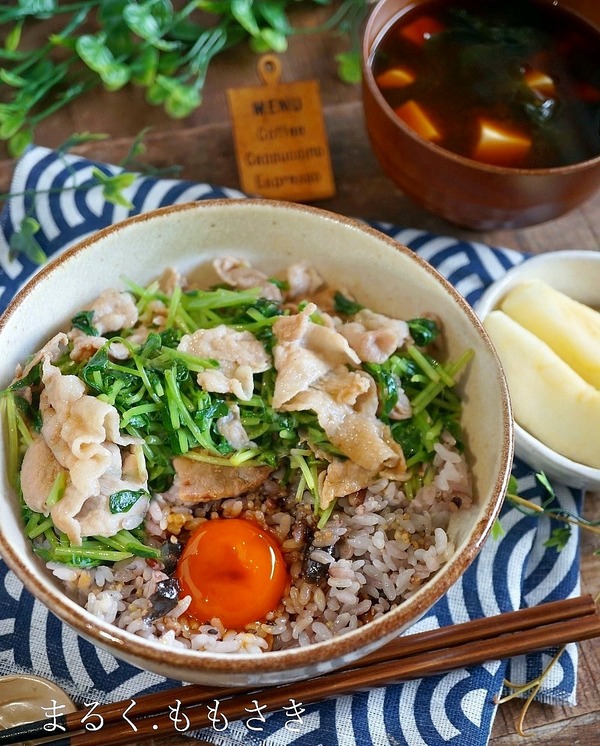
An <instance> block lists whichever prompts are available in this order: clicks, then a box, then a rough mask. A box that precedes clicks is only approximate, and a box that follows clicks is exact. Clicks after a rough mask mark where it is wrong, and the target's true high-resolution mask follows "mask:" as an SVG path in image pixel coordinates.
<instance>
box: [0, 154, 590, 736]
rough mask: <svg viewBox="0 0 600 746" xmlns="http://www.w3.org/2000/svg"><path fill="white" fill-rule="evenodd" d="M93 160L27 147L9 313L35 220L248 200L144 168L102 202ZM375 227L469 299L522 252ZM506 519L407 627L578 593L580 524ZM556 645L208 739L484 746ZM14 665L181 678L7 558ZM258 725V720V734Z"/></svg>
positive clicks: (81, 689) (65, 241) (554, 686)
mask: <svg viewBox="0 0 600 746" xmlns="http://www.w3.org/2000/svg"><path fill="white" fill-rule="evenodd" d="M94 166H96V167H98V168H100V169H101V170H102V171H103V172H105V173H106V174H116V173H118V172H119V169H118V168H116V167H115V166H110V165H107V164H102V163H92V162H90V161H88V160H86V159H83V158H79V157H75V156H71V155H64V154H60V153H57V152H54V151H52V150H48V149H45V148H40V147H37V148H32V149H30V150H29V151H28V152H27V153H26V154H25V155H24V156H23V158H22V159H21V160H20V161H19V163H18V165H17V168H16V170H15V174H14V180H13V184H12V189H11V193H12V195H13V196H12V197H11V199H10V200H9V202H8V203H7V205H6V206H5V208H4V210H3V213H2V216H1V228H2V230H1V231H0V310H3V309H4V308H5V307H6V304H7V303H8V301H9V300H10V298H11V297H12V295H13V294H14V292H15V291H16V290H17V288H18V287H19V286H20V285H21V284H22V283H23V282H24V281H25V280H26V279H27V278H28V277H29V276H30V275H31V274H32V273H33V272H35V271H36V269H37V266H36V265H35V264H34V263H32V262H31V261H29V260H28V259H27V258H25V257H24V256H23V255H19V256H18V257H16V258H11V257H10V252H9V241H10V238H11V236H12V235H13V234H14V232H15V231H16V230H18V228H19V226H20V224H21V222H22V220H23V218H24V217H26V216H31V217H35V218H36V219H37V220H38V221H39V223H40V226H41V228H40V231H39V232H38V233H37V234H36V237H37V238H38V240H39V243H40V245H41V248H42V249H43V251H44V252H45V253H46V254H47V255H48V256H51V255H52V254H55V253H56V252H58V251H60V250H62V249H64V248H66V247H67V246H69V245H71V244H73V243H74V242H76V241H78V240H80V239H82V238H83V237H85V236H87V235H88V234H90V233H92V232H94V231H96V230H97V229H99V228H102V227H104V226H106V225H109V224H111V223H114V222H116V221H118V220H121V219H123V218H126V217H127V216H128V215H132V214H136V213H139V212H144V211H147V210H151V209H153V208H156V207H159V206H162V205H168V204H172V203H181V202H187V201H191V200H200V199H208V198H214V197H221V198H222V197H243V195H241V194H240V193H238V192H234V191H233V190H229V189H221V188H217V187H214V186H210V185H207V184H197V183H193V182H190V181H179V180H166V179H156V178H148V177H139V178H138V179H136V181H135V182H134V183H133V184H132V185H131V187H128V188H127V190H126V191H125V193H126V195H127V196H128V197H129V199H130V200H131V202H132V203H133V207H132V208H131V209H129V208H127V207H123V206H115V205H113V204H111V203H109V202H107V201H106V200H105V199H104V198H103V194H102V190H101V188H100V187H99V186H97V185H95V182H93V180H92V173H91V172H92V168H93V167H94ZM373 225H374V227H375V228H377V229H379V230H381V231H382V232H384V233H386V234H388V235H390V236H392V237H394V238H396V239H397V240H398V241H400V242H402V243H404V244H406V245H407V246H409V247H410V248H412V249H413V250H414V251H416V252H417V253H419V254H420V255H421V256H422V257H424V258H425V259H426V260H427V261H429V262H430V263H431V264H432V265H433V266H434V267H436V268H437V269H438V270H439V271H440V272H441V273H442V274H443V275H445V276H446V277H447V278H448V279H449V280H450V281H451V282H452V283H453V284H454V285H455V287H456V288H457V289H458V290H459V292H461V293H462V294H463V295H464V296H465V297H466V298H467V300H468V301H469V302H471V303H474V302H475V301H477V299H478V298H479V296H480V295H481V293H482V292H483V290H484V289H485V288H486V287H487V286H488V285H489V283H490V282H492V281H493V280H495V279H496V278H498V277H500V276H501V275H502V274H503V273H504V272H506V270H507V269H509V268H510V267H511V266H513V265H514V264H517V263H518V262H521V261H524V260H525V259H526V257H525V256H523V255H522V254H519V253H518V252H515V251H512V250H507V249H498V248H490V247H488V246H485V245H483V244H480V243H474V242H466V241H460V240H457V239H455V238H451V237H445V236H433V235H430V234H427V233H424V232H422V231H418V230H412V229H408V228H399V227H396V226H393V225H389V224H384V223H373ZM513 473H514V475H515V476H516V477H517V479H518V484H519V493H520V494H521V495H523V496H524V497H526V498H528V499H531V500H533V501H537V502H539V501H540V500H542V499H543V498H544V492H543V489H542V488H541V487H540V485H539V483H538V482H537V480H536V479H535V475H534V474H533V473H532V471H531V470H530V469H529V468H528V467H527V466H526V465H525V464H523V463H519V462H516V463H515V465H514V469H513ZM554 487H555V490H556V494H557V498H558V500H559V502H560V505H561V506H562V507H563V508H564V509H566V510H569V511H573V512H577V511H578V510H579V508H580V507H581V504H580V503H581V495H580V494H579V493H576V492H573V491H572V490H569V489H567V488H565V487H563V486H561V485H554ZM501 524H502V527H503V529H504V534H503V536H502V537H501V538H500V539H495V538H490V539H489V540H488V541H487V542H486V544H485V546H484V548H483V550H482V551H481V553H480V554H479V556H478V557H477V559H476V560H475V562H474V563H473V565H472V566H471V567H470V568H469V570H468V571H467V572H466V573H465V574H464V576H463V577H462V578H461V579H460V580H459V581H458V582H457V583H456V584H455V585H454V586H453V587H452V588H451V589H450V590H449V591H448V593H447V595H446V596H444V597H443V598H442V599H441V600H440V601H439V602H438V603H437V604H436V605H435V607H434V608H433V609H432V610H431V611H430V612H429V613H428V614H427V615H426V616H424V617H423V618H422V619H421V620H420V621H419V622H418V623H417V624H416V625H415V626H414V627H413V628H412V629H411V632H418V631H422V630H426V629H431V628H435V627H438V626H443V625H447V624H452V623H455V622H463V621H467V620H469V619H475V618H477V617H481V616H489V615H492V614H498V613H500V612H504V611H510V610H513V609H518V608H523V607H527V606H533V605H536V604H539V603H542V602H544V601H550V600H554V599H558V598H564V597H567V596H574V595H577V594H578V593H579V543H578V539H579V537H578V532H577V530H576V529H575V530H574V531H573V533H572V535H571V538H570V539H569V541H568V543H567V545H566V547H565V548H564V549H563V550H562V551H561V552H557V551H556V550H555V549H554V548H551V547H550V548H549V547H547V546H546V545H545V542H546V541H547V540H548V538H549V536H550V532H551V531H552V529H553V528H554V526H553V523H552V521H550V520H549V519H547V518H542V519H537V518H531V517H528V516H526V515H524V514H523V513H521V512H519V511H517V510H515V509H514V508H510V507H508V506H507V507H505V508H504V511H503V513H502V517H501ZM490 581H491V582H490ZM551 654H552V651H548V652H547V653H540V654H531V655H526V656H520V657H518V658H514V659H512V660H510V661H502V662H500V661H490V662H489V663H486V664H485V665H482V666H476V667H472V668H468V669H464V670H459V671H454V672H452V673H449V674H446V675H443V676H433V677H430V678H426V679H422V680H418V681H411V682H408V683H404V684H402V685H398V686H390V687H387V688H379V689H373V690H371V691H369V692H363V693H360V694H355V695H352V696H345V697H339V698H338V699H336V700H335V701H328V702H323V703H321V704H317V705H307V706H306V707H305V708H304V712H303V713H302V714H301V716H300V720H301V723H300V722H297V721H296V722H291V721H290V714H289V712H288V713H286V712H281V713H275V714H273V715H271V716H269V717H267V718H266V721H265V722H264V723H258V721H257V719H256V714H255V716H254V717H255V719H254V720H253V721H252V722H251V723H249V722H248V721H240V722H236V723H228V724H227V726H226V727H224V725H225V724H224V723H223V722H215V727H214V728H212V729H206V730H204V731H202V732H201V733H200V734H199V735H200V736H202V737H204V738H206V739H207V740H210V742H211V743H214V744H217V745H221V746H234V745H236V744H243V745H244V746H259V744H263V746H284V745H285V746H288V745H292V746H318V745H319V744H323V745H324V746H400V745H401V746H442V744H445V745H446V746H483V745H484V744H486V743H487V742H488V739H489V735H490V730H491V726H492V722H493V719H494V715H495V713H496V705H495V704H494V697H495V696H496V695H498V694H499V693H500V692H501V691H502V689H503V681H504V679H505V678H506V679H509V680H511V681H516V682H524V681H527V680H530V679H531V678H532V677H534V676H536V675H537V674H539V673H540V672H541V670H542V669H543V667H544V666H545V665H547V663H548V662H549V660H550V656H551ZM18 672H23V673H25V672H28V673H34V674H36V675H40V676H45V677H47V678H50V679H53V680H54V681H56V682H57V683H59V684H60V685H61V686H62V687H63V688H64V689H65V690H66V691H67V692H68V693H69V694H71V696H72V697H73V698H74V699H75V700H76V701H78V702H81V703H83V702H91V701H94V700H100V701H109V700H122V699H129V698H132V697H135V696H137V695H139V694H141V693H147V692H150V691H155V690H158V689H164V688H167V687H170V686H173V685H175V683H176V682H172V681H168V680H165V679H164V678H163V677H161V676H158V675H156V674H153V673H149V672H145V671H141V670H139V669H137V668H134V667H133V666H131V665H129V664H127V663H124V662H122V661H120V660H117V659H115V658H114V657H112V656H111V655H109V654H108V653H105V652H103V651H101V650H98V649H96V648H95V647H94V646H93V645H91V644H90V643H88V642H86V641H85V640H83V639H81V638H80V637H78V636H77V635H76V634H75V633H74V632H73V631H72V630H71V629H70V628H69V627H67V626H65V625H63V624H62V623H61V622H60V621H59V620H58V619H57V618H56V617H55V616H54V615H53V614H52V613H50V612H48V610H47V609H46V608H45V607H44V606H42V605H41V604H40V603H38V602H37V601H35V600H34V599H33V598H32V597H31V595H30V594H29V593H28V592H27V591H25V590H24V589H23V587H22V585H21V584H20V582H19V581H18V580H17V578H16V577H15V576H14V575H13V574H12V572H10V571H8V569H7V568H6V566H5V565H4V564H3V563H2V562H1V561H0V674H9V673H18ZM576 672H577V647H576V646H575V645H569V646H568V647H567V650H566V653H565V654H564V655H563V656H562V657H561V658H560V662H559V664H558V665H556V666H555V667H554V668H553V669H552V672H551V674H550V675H549V676H548V677H547V678H546V679H545V681H544V684H543V686H542V688H541V690H540V692H539V694H538V699H541V700H542V701H545V702H562V703H570V704H573V703H574V701H575V689H576ZM249 717H251V715H249ZM250 725H251V726H252V727H253V728H256V727H258V726H259V727H262V731H259V730H253V729H252V728H250V727H249V726H250ZM291 726H293V728H292V727H291Z"/></svg>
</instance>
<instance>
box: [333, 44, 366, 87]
mask: <svg viewBox="0 0 600 746" xmlns="http://www.w3.org/2000/svg"><path fill="white" fill-rule="evenodd" d="M335 59H336V62H337V63H338V75H339V76H340V79H341V80H343V81H344V83H351V84H354V83H360V81H361V78H362V71H361V65H360V53H359V52H358V51H350V52H341V53H340V54H337V55H336V57H335Z"/></svg>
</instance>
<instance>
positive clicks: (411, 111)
mask: <svg viewBox="0 0 600 746" xmlns="http://www.w3.org/2000/svg"><path fill="white" fill-rule="evenodd" d="M395 111H396V114H397V115H398V116H399V117H400V119H401V120H402V121H403V122H404V123H405V124H407V125H408V126H409V127H410V128H411V129H413V130H414V131H415V132H416V133H417V134H418V135H420V136H421V137H422V138H423V139H424V140H429V141H430V142H438V141H439V140H441V139H442V134H441V132H440V131H439V129H438V128H437V127H436V125H435V124H434V123H433V121H432V120H431V117H430V116H429V114H428V113H427V112H426V111H425V110H424V109H423V107H422V106H421V105H420V104H418V103H417V102H416V101H413V100H412V99H411V100H409V101H406V102H405V103H404V104H401V105H400V106H398V107H397V108H396V109H395Z"/></svg>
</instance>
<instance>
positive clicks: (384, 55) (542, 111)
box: [371, 0, 600, 168]
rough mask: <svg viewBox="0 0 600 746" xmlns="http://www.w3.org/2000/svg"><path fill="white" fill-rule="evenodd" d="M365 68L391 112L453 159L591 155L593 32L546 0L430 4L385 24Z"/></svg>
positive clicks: (598, 135) (541, 161)
mask: <svg viewBox="0 0 600 746" xmlns="http://www.w3.org/2000/svg"><path fill="white" fill-rule="evenodd" d="M371 66H372V70H373V74H374V76H375V80H376V82H377V85H378V87H379V89H380V90H381V92H382V94H383V96H384V97H385V99H386V101H387V102H388V103H389V105H390V106H391V107H392V109H394V111H395V112H396V114H397V115H398V116H399V117H400V118H401V119H402V120H403V121H404V122H405V123H406V124H407V125H408V126H410V127H412V128H413V129H414V130H415V131H416V132H417V133H418V134H419V135H420V136H421V137H424V138H425V139H427V140H429V141H431V142H433V143H435V144H437V145H439V146H441V147H443V148H446V149H448V150H451V151H453V152H455V153H458V154H459V155H462V156H465V157H467V158H473V159H475V160H478V161H481V162H483V163H488V164H492V165H501V166H509V167H519V168H547V167H557V166H565V165H568V164H572V163H578V162H580V161H584V160H587V159H589V158H593V157H595V156H598V155H600V33H598V32H597V31H596V30H595V29H594V28H592V27H591V26H589V25H588V24H586V23H585V22H583V21H582V20H581V19H579V18H578V17H576V16H575V15H573V14H571V13H570V12H567V11H565V10H564V9H563V8H560V7H557V6H555V5H552V4H551V3H545V2H532V1H527V0H502V2H497V1H496V0H492V1H491V2H486V3H481V1H480V0H463V1H462V2H460V4H457V3H449V2H447V1H446V0H432V2H429V3H425V4H423V5H420V6H418V7H416V8H412V9H409V10H408V11H406V12H403V13H401V14H400V15H398V16H396V18H395V19H393V20H392V22H391V23H390V24H389V25H388V27H387V28H386V29H385V30H384V32H383V33H382V35H381V38H380V39H379V41H378V43H377V44H376V45H375V47H374V53H373V57H372V60H371Z"/></svg>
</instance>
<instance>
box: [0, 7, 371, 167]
mask: <svg viewBox="0 0 600 746" xmlns="http://www.w3.org/2000/svg"><path fill="white" fill-rule="evenodd" d="M312 2H314V3H317V4H318V5H333V6H335V7H334V10H333V12H332V15H331V16H330V18H329V19H328V21H327V22H326V23H324V24H323V25H322V26H321V27H318V28H313V29H311V30H310V32H311V33H316V32H319V31H326V30H330V31H331V30H336V31H337V32H338V33H339V34H341V35H343V36H344V37H346V38H348V39H349V40H350V46H351V48H350V50H349V51H348V52H344V53H342V54H341V55H339V56H338V64H339V74H340V77H341V78H342V79H343V80H345V81H347V82H353V83H356V82H358V80H359V79H360V56H359V29H360V26H361V23H362V20H363V19H364V17H365V15H366V13H367V8H368V0H343V1H342V2H333V0H312ZM293 5H296V2H295V0H231V2H222V1H220V0H191V1H189V2H185V3H178V4H174V3H172V2H171V0H131V1H130V0H80V1H79V2H76V3H65V4H62V3H59V2H58V0H18V2H17V3H15V4H12V3H11V4H9V5H4V4H3V7H1V8H0V27H2V28H5V29H8V31H7V33H6V35H5V37H4V44H3V46H2V47H0V81H1V82H2V83H3V87H4V88H5V89H6V93H5V95H4V97H3V100H2V102H1V103H0V140H5V141H7V143H8V149H9V152H10V154H11V155H13V156H15V157H17V156H19V155H20V154H21V153H22V152H23V151H24V150H25V148H26V147H27V146H28V145H29V144H30V143H31V142H32V141H33V138H34V134H35V130H36V127H37V126H38V125H39V124H40V122H42V121H43V120H45V119H47V118H48V117H50V116H51V115H52V114H54V113H55V112H56V111H58V110H59V109H61V108H62V107H64V106H66V105H68V104H70V103H71V102H72V101H74V100H75V99H76V98H78V97H79V96H81V95H82V94H83V93H84V92H86V91H88V90H90V89H91V88H93V87H95V86H99V85H101V86H103V87H104V88H105V89H106V90H108V91H116V90H119V89H121V88H123V87H124V86H125V85H128V84H132V85H136V86H140V87H142V88H144V90H145V93H146V100H147V101H148V102H149V103H150V104H153V105H156V106H162V107H163V108H164V109H165V111H166V112H167V113H168V114H169V115H170V116H172V117H175V118H182V117H187V116H188V115H189V114H191V113H192V112H193V111H194V110H195V109H196V108H197V107H198V106H200V105H201V103H202V92H203V88H204V83H205V79H206V74H207V71H208V68H209V66H210V63H211V61H212V60H213V59H214V57H215V56H216V55H218V54H220V53H221V52H223V51H224V50H226V49H229V48H232V47H235V46H237V45H239V44H241V43H243V42H245V43H249V45H250V47H251V48H252V49H253V51H255V52H257V53H264V52H269V51H273V52H276V53H282V52H285V50H286V49H287V45H288V38H289V37H290V36H291V35H292V34H295V33H299V29H297V28H295V27H294V26H293V25H292V24H291V23H290V21H289V18H288V13H287V11H288V8H289V7H290V6H293ZM56 19H64V23H63V25H62V27H61V28H59V30H58V31H54V32H53V33H50V32H49V33H48V34H47V36H46V37H45V39H44V41H43V43H42V44H40V45H39V46H37V47H34V48H33V49H30V48H28V47H27V48H26V47H25V46H24V45H23V46H22V44H21V41H22V35H23V32H24V31H26V30H27V28H28V27H29V26H31V25H33V24H44V22H46V21H52V22H53V23H52V24H51V25H50V26H49V27H51V28H53V29H54V28H55V27H56Z"/></svg>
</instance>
